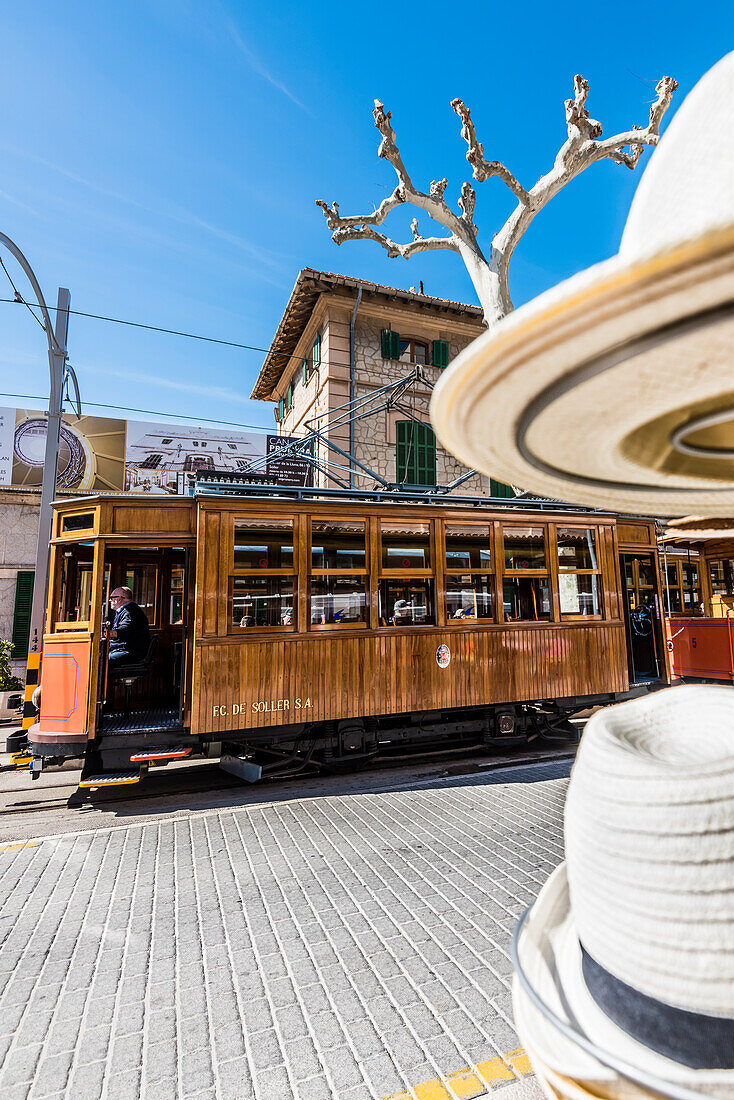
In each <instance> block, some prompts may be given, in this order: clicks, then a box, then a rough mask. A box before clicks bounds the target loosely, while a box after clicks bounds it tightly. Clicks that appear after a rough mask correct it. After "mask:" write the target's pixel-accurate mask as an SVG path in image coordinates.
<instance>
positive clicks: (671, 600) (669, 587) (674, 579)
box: [665, 561, 683, 615]
mask: <svg viewBox="0 0 734 1100" xmlns="http://www.w3.org/2000/svg"><path fill="white" fill-rule="evenodd" d="M665 579H666V583H665V600H666V603H667V605H668V614H669V615H680V613H681V612H682V610H683V600H682V598H681V591H680V580H679V577H678V562H675V561H674V562H669V563H668V567H667V569H666V570H665Z"/></svg>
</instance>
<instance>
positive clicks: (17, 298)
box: [0, 256, 46, 332]
mask: <svg viewBox="0 0 734 1100" xmlns="http://www.w3.org/2000/svg"><path fill="white" fill-rule="evenodd" d="M0 266H1V267H2V269H3V271H4V272H5V274H6V275H7V277H8V282H9V283H10V285H11V286H12V288H13V290H14V292H15V297H14V298H3V301H4V302H13V303H14V304H15V303H22V304H23V305H24V306H25V307H26V309H27V310H28V312H29V313H30V315H31V317H32V318H33V320H34V321H37V322H38V324H39V325H40V326H41V328H42V329H43V331H44V332H45V331H46V326H45V325H44V323H43V321H42V320H41V318H40V317H38V316H37V315H36V314H35V313H34V312H33V310H32V309H31V307H30V303H29V302H26V300H25V298H24V297H23V295H22V294H21V293H20V291H19V290H18V288H17V286H16V285H15V283H14V282H13V277H12V275H11V274H10V272H9V271H8V269H7V267H6V266H5V263H4V261H3V258H2V256H0ZM38 308H39V309H40V306H39V307H38Z"/></svg>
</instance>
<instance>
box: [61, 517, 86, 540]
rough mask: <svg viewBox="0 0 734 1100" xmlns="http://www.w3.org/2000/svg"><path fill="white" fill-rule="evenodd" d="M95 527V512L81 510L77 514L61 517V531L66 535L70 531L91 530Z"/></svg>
mask: <svg viewBox="0 0 734 1100" xmlns="http://www.w3.org/2000/svg"><path fill="white" fill-rule="evenodd" d="M93 527H94V513H93V512H80V513H77V514H76V515H71V516H63V517H62V519H61V532H62V534H64V535H66V534H68V533H69V532H70V531H91V529H92V528H93Z"/></svg>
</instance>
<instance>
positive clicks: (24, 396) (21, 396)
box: [0, 393, 268, 432]
mask: <svg viewBox="0 0 734 1100" xmlns="http://www.w3.org/2000/svg"><path fill="white" fill-rule="evenodd" d="M0 397H15V398H17V399H18V400H20V401H40V402H41V403H42V404H47V403H48V394H46V396H45V397H42V396H39V395H38V394H35V393H0ZM84 404H85V405H91V406H92V408H94V409H115V410H116V411H117V412H133V413H143V414H144V415H145V416H162V417H174V418H175V419H176V420H196V421H197V422H200V423H202V424H221V425H223V426H226V427H230V428H250V429H252V431H255V432H266V431H267V430H268V428H267V425H266V424H241V423H240V422H239V421H237V420H213V419H211V418H210V417H207V416H194V415H193V414H192V413H173V412H162V411H161V410H160V409H133V408H131V407H130V406H128V405H109V404H105V403H104V402H102V401H86V400H85V401H84Z"/></svg>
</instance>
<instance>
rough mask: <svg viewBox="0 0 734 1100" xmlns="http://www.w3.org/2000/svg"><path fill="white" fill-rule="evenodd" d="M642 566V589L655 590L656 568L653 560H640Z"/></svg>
mask: <svg viewBox="0 0 734 1100" xmlns="http://www.w3.org/2000/svg"><path fill="white" fill-rule="evenodd" d="M639 564H640V588H654V587H655V567H654V566H653V563H652V561H651V560H649V561H644V560H643V559H642V558H640V559H639Z"/></svg>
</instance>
